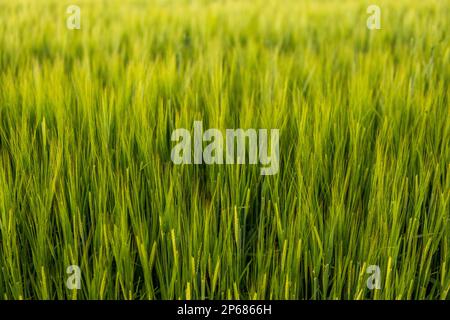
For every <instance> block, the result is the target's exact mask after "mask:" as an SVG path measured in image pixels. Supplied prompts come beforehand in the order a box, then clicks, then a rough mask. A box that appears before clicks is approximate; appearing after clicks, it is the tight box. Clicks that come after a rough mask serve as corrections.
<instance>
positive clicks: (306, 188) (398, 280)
mask: <svg viewBox="0 0 450 320" xmlns="http://www.w3.org/2000/svg"><path fill="white" fill-rule="evenodd" d="M372 2H373V1H372ZM372 2H371V3H372ZM377 2H378V3H377V4H378V5H380V7H381V8H382V30H373V31H371V30H368V29H367V28H366V19H367V17H368V15H367V13H366V8H367V6H368V4H369V2H365V1H349V0H345V1H338V0H329V1H309V0H305V1H293V0H286V1H266V0H252V1H250V0H248V1H244V0H239V1H219V0H218V1H206V0H204V1H200V0H198V1H194V0H193V1H175V0H168V1H162V0H161V1H143V0H129V1H128V0H121V1H73V2H71V3H70V4H77V5H79V6H80V7H81V10H82V16H81V18H82V19H81V30H68V29H67V28H66V18H67V17H68V15H67V14H66V7H67V5H68V4H69V3H65V2H64V1H63V2H61V1H56V0H37V1H31V0H29V1H25V0H20V1H0V270H1V271H0V294H1V295H0V298H1V299H72V298H74V299H190V298H192V299H194V298H195V299H216V298H223V299H449V298H450V293H449V291H450V272H449V269H450V265H449V264H450V173H449V169H450V142H449V139H450V121H449V116H450V107H449V85H450V66H449V60H450V46H449V30H450V21H449V17H448V14H449V12H450V4H449V1H447V0H430V1H419V0H417V1H415V0H406V1H405V0H399V1H377ZM195 120H200V121H203V125H204V127H205V128H219V129H221V130H225V129H226V128H268V129H270V128H278V129H280V162H281V163H280V171H279V173H278V174H277V175H274V176H261V175H260V168H259V166H258V165H222V166H220V165H212V166H206V165H182V166H176V165H174V164H173V163H172V162H171V160H170V151H171V148H172V147H173V146H174V143H173V142H171V141H170V136H171V132H172V130H174V129H176V128H192V124H193V122H194V121H195ZM69 265H79V266H80V268H81V274H82V288H81V290H68V289H67V288H66V279H67V278H68V275H67V274H66V268H67V267H68V266H69ZM369 265H378V266H380V269H381V279H382V281H381V282H382V283H381V289H380V290H373V291H371V290H369V289H368V288H367V286H366V281H367V278H368V277H369V275H368V274H366V268H367V267H368V266H369Z"/></svg>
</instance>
